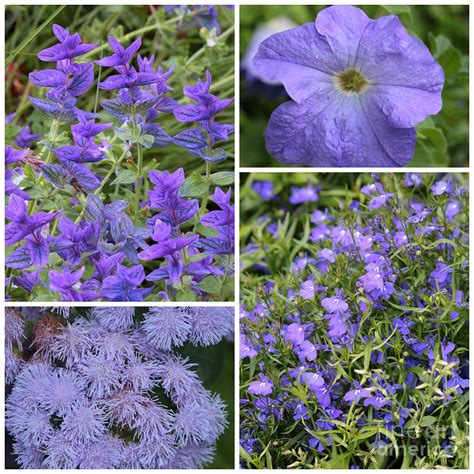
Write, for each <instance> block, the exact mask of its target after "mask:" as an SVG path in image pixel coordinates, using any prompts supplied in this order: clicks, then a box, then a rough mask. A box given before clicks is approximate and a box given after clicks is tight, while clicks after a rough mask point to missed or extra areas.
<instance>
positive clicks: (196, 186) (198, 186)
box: [179, 174, 209, 197]
mask: <svg viewBox="0 0 474 474" xmlns="http://www.w3.org/2000/svg"><path fill="white" fill-rule="evenodd" d="M208 191H209V181H208V180H207V179H206V178H205V177H204V176H201V175H199V174H193V175H191V176H188V177H187V178H186V179H185V181H184V183H183V185H182V186H181V188H180V190H179V194H180V196H182V197H202V196H204V194H206V193H207V192H208Z"/></svg>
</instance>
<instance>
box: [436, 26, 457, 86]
mask: <svg viewBox="0 0 474 474" xmlns="http://www.w3.org/2000/svg"><path fill="white" fill-rule="evenodd" d="M428 40H429V42H430V45H431V47H432V49H433V50H434V57H435V58H436V59H437V60H438V62H439V63H440V64H441V67H442V68H443V70H444V73H445V75H446V76H447V77H448V78H449V76H454V75H456V74H457V73H458V72H459V71H460V69H461V59H462V54H461V51H459V49H457V48H455V47H454V46H453V45H452V43H451V41H450V40H449V39H448V38H447V37H446V36H443V35H438V36H433V35H432V34H431V33H430V34H429V35H428Z"/></svg>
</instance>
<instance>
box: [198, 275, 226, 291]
mask: <svg viewBox="0 0 474 474" xmlns="http://www.w3.org/2000/svg"><path fill="white" fill-rule="evenodd" d="M197 286H198V288H199V289H201V290H202V291H205V292H206V293H219V292H220V291H221V286H222V285H221V282H220V281H219V280H218V279H217V278H216V277H213V276H208V277H207V278H204V280H202V281H201V282H199V284H198V285H197Z"/></svg>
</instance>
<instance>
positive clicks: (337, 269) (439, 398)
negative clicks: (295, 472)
mask: <svg viewBox="0 0 474 474" xmlns="http://www.w3.org/2000/svg"><path fill="white" fill-rule="evenodd" d="M468 182H469V175H468V174H467V173H428V172H425V173H406V174H403V173H393V172H392V173H370V174H369V173H251V174H243V175H242V177H241V190H240V206H241V207H240V222H241V226H240V253H241V255H240V262H241V280H240V300H241V317H240V404H241V405H240V443H241V448H240V459H241V467H243V468H246V469H271V468H275V469H277V468H279V469H286V468H294V469H301V468H308V469H314V468H322V469H329V468H331V469H382V468H384V469H385V468H387V469H388V468H392V469H400V468H411V469H447V468H449V469H467V468H468V467H469V463H468V456H469V443H468V424H469V322H468V321H469V306H468V301H469V191H468Z"/></svg>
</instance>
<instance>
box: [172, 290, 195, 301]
mask: <svg viewBox="0 0 474 474" xmlns="http://www.w3.org/2000/svg"><path fill="white" fill-rule="evenodd" d="M176 301H182V302H186V301H196V293H194V291H192V290H179V291H177V292H176Z"/></svg>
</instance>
